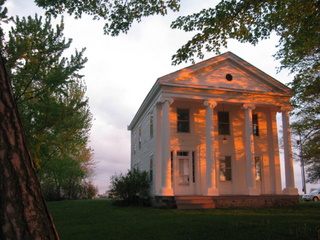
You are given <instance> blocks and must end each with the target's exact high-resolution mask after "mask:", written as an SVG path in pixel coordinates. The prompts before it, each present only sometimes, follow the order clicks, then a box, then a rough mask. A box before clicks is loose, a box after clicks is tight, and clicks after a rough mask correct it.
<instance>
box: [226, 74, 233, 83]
mask: <svg viewBox="0 0 320 240" xmlns="http://www.w3.org/2000/svg"><path fill="white" fill-rule="evenodd" d="M226 79H227V80H228V81H232V79H233V77H232V75H231V74H230V73H228V74H226Z"/></svg>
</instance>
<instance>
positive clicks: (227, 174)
mask: <svg viewBox="0 0 320 240" xmlns="http://www.w3.org/2000/svg"><path fill="white" fill-rule="evenodd" d="M219 162H220V174H219V175H220V181H230V180H231V156H221V157H220V158H219Z"/></svg>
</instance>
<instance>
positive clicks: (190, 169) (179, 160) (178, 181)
mask: <svg viewBox="0 0 320 240" xmlns="http://www.w3.org/2000/svg"><path fill="white" fill-rule="evenodd" d="M194 193H195V157H194V152H190V151H178V152H177V156H176V161H175V194H176V195H193V194H194Z"/></svg>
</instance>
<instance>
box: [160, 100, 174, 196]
mask: <svg viewBox="0 0 320 240" xmlns="http://www.w3.org/2000/svg"><path fill="white" fill-rule="evenodd" d="M160 102H161V103H162V130H161V136H162V154H161V156H162V169H161V170H162V173H161V174H162V175H161V193H160V194H161V195H162V196H173V190H172V183H171V163H170V158H171V157H170V104H172V103H173V99H172V98H161V99H160Z"/></svg>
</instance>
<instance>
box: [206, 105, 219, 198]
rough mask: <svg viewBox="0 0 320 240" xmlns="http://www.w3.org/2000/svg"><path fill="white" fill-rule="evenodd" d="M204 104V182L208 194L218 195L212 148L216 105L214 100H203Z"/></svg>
mask: <svg viewBox="0 0 320 240" xmlns="http://www.w3.org/2000/svg"><path fill="white" fill-rule="evenodd" d="M203 104H204V106H206V183H207V186H206V187H207V192H206V195H208V196H216V195H219V192H218V189H217V178H216V160H215V154H214V153H213V149H214V121H213V109H214V108H215V107H216V106H217V102H215V101H204V103H203Z"/></svg>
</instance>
